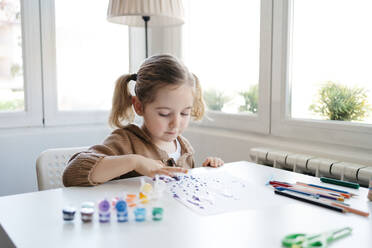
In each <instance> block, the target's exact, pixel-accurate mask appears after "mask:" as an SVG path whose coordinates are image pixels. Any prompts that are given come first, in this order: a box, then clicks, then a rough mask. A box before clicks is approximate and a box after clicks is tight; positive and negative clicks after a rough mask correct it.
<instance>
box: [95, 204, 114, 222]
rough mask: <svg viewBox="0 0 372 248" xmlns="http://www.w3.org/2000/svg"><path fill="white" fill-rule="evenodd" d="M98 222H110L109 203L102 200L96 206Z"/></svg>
mask: <svg viewBox="0 0 372 248" xmlns="http://www.w3.org/2000/svg"><path fill="white" fill-rule="evenodd" d="M98 214H99V222H101V223H106V222H109V221H110V215H111V213H110V202H109V201H108V200H106V199H105V200H103V201H101V202H100V203H99V204H98Z"/></svg>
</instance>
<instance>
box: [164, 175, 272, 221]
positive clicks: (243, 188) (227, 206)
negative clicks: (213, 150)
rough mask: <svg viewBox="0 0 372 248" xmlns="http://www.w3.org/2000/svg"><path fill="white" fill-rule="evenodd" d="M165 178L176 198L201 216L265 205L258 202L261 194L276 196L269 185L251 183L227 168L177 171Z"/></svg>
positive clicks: (168, 187) (170, 191) (168, 189)
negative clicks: (175, 175) (174, 177)
mask: <svg viewBox="0 0 372 248" xmlns="http://www.w3.org/2000/svg"><path fill="white" fill-rule="evenodd" d="M162 178H163V179H164V181H166V182H167V183H166V185H167V191H168V193H169V194H171V195H172V196H173V198H174V199H176V200H178V201H179V202H181V203H182V204H183V205H185V206H186V207H188V208H190V209H192V210H193V211H195V212H196V213H198V214H202V215H212V214H218V213H223V212H231V211H236V210H242V209H249V208H255V207H262V202H261V203H260V204H259V206H256V204H255V199H257V197H258V195H260V197H259V198H262V195H267V196H268V197H273V195H274V194H273V192H272V190H270V189H269V188H268V187H265V186H257V185H251V184H249V183H247V182H245V181H244V180H242V179H240V178H237V177H234V176H232V175H231V174H229V173H228V172H226V171H219V170H215V171H212V170H209V171H203V172H202V173H193V172H192V171H191V172H190V173H188V174H177V177H176V179H172V178H164V177H162Z"/></svg>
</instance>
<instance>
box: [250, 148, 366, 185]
mask: <svg viewBox="0 0 372 248" xmlns="http://www.w3.org/2000/svg"><path fill="white" fill-rule="evenodd" d="M249 154H250V157H251V159H252V161H254V162H256V163H258V164H264V165H271V166H273V167H275V168H280V169H285V170H291V171H294V172H298V173H303V174H307V175H313V176H316V177H321V176H326V177H331V178H336V179H341V180H345V181H351V182H357V183H359V184H360V185H362V186H365V187H368V183H369V179H370V178H372V166H367V165H363V164H355V163H349V162H342V161H337V160H333V159H328V158H321V157H317V156H312V155H309V154H300V153H293V152H288V151H281V150H275V149H271V148H252V149H251V150H250V152H249Z"/></svg>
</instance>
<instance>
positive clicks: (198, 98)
mask: <svg viewBox="0 0 372 248" xmlns="http://www.w3.org/2000/svg"><path fill="white" fill-rule="evenodd" d="M192 75H193V76H194V79H195V100H194V105H193V108H192V111H191V116H192V117H194V119H195V120H196V121H198V120H201V119H202V118H203V116H204V113H205V104H204V100H203V91H202V88H201V85H200V82H199V78H198V77H197V76H196V75H195V74H193V73H192Z"/></svg>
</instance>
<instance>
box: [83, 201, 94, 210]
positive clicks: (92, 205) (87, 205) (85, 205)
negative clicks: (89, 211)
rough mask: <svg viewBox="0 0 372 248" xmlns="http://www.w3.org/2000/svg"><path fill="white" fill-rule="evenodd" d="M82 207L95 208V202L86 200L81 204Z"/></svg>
mask: <svg viewBox="0 0 372 248" xmlns="http://www.w3.org/2000/svg"><path fill="white" fill-rule="evenodd" d="M81 208H93V209H94V202H91V201H86V202H83V203H82V204H81Z"/></svg>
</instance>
